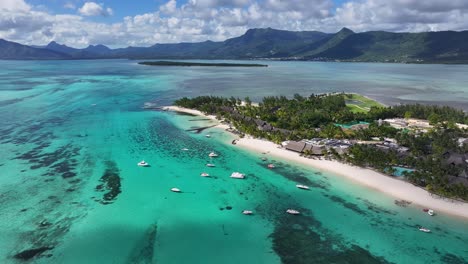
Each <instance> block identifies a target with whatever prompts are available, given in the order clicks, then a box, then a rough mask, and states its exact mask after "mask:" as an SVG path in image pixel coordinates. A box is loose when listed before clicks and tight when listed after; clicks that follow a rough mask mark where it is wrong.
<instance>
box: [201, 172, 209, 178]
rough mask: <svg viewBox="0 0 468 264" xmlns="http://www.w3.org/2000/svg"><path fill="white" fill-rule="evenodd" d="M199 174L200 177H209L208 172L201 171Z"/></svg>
mask: <svg viewBox="0 0 468 264" xmlns="http://www.w3.org/2000/svg"><path fill="white" fill-rule="evenodd" d="M200 176H202V177H210V175H209V174H208V173H206V172H202V173H201V174H200Z"/></svg>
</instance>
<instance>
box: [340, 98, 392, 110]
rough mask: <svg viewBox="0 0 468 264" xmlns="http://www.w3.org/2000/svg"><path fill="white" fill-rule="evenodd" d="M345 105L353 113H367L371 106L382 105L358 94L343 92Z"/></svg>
mask: <svg viewBox="0 0 468 264" xmlns="http://www.w3.org/2000/svg"><path fill="white" fill-rule="evenodd" d="M345 100H346V101H345V102H346V107H348V108H349V110H351V112H353V113H367V112H369V111H370V109H371V107H384V105H383V104H381V103H379V102H377V101H375V100H372V99H370V98H368V97H365V96H362V95H360V94H345Z"/></svg>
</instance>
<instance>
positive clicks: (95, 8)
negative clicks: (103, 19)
mask: <svg viewBox="0 0 468 264" xmlns="http://www.w3.org/2000/svg"><path fill="white" fill-rule="evenodd" d="M78 13H80V14H81V15H83V16H111V15H112V14H113V11H112V9H111V8H109V7H108V8H104V7H103V5H100V4H97V3H95V2H86V3H84V5H83V6H82V7H81V8H79V9H78Z"/></svg>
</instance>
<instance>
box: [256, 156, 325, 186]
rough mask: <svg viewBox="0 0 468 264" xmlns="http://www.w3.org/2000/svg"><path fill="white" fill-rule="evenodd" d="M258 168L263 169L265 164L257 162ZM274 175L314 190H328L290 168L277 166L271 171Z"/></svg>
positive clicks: (322, 184)
mask: <svg viewBox="0 0 468 264" xmlns="http://www.w3.org/2000/svg"><path fill="white" fill-rule="evenodd" d="M257 164H258V165H259V166H262V167H264V166H265V164H263V163H261V162H257ZM272 171H273V172H275V173H276V174H278V175H280V176H282V177H284V178H286V179H288V180H290V181H293V182H296V183H300V184H303V185H307V186H309V187H314V188H319V189H323V190H328V186H327V185H326V184H325V183H321V182H317V181H312V180H311V179H310V178H308V177H307V176H306V175H305V173H303V172H301V171H299V170H297V169H293V168H290V166H283V165H280V166H277V167H276V168H275V169H274V170H272Z"/></svg>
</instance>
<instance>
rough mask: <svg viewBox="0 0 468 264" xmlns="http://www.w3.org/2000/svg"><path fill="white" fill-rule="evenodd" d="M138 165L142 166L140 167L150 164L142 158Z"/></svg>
mask: <svg viewBox="0 0 468 264" xmlns="http://www.w3.org/2000/svg"><path fill="white" fill-rule="evenodd" d="M138 166H140V167H148V166H149V164H148V163H147V162H146V161H144V160H142V161H140V162H138Z"/></svg>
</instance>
